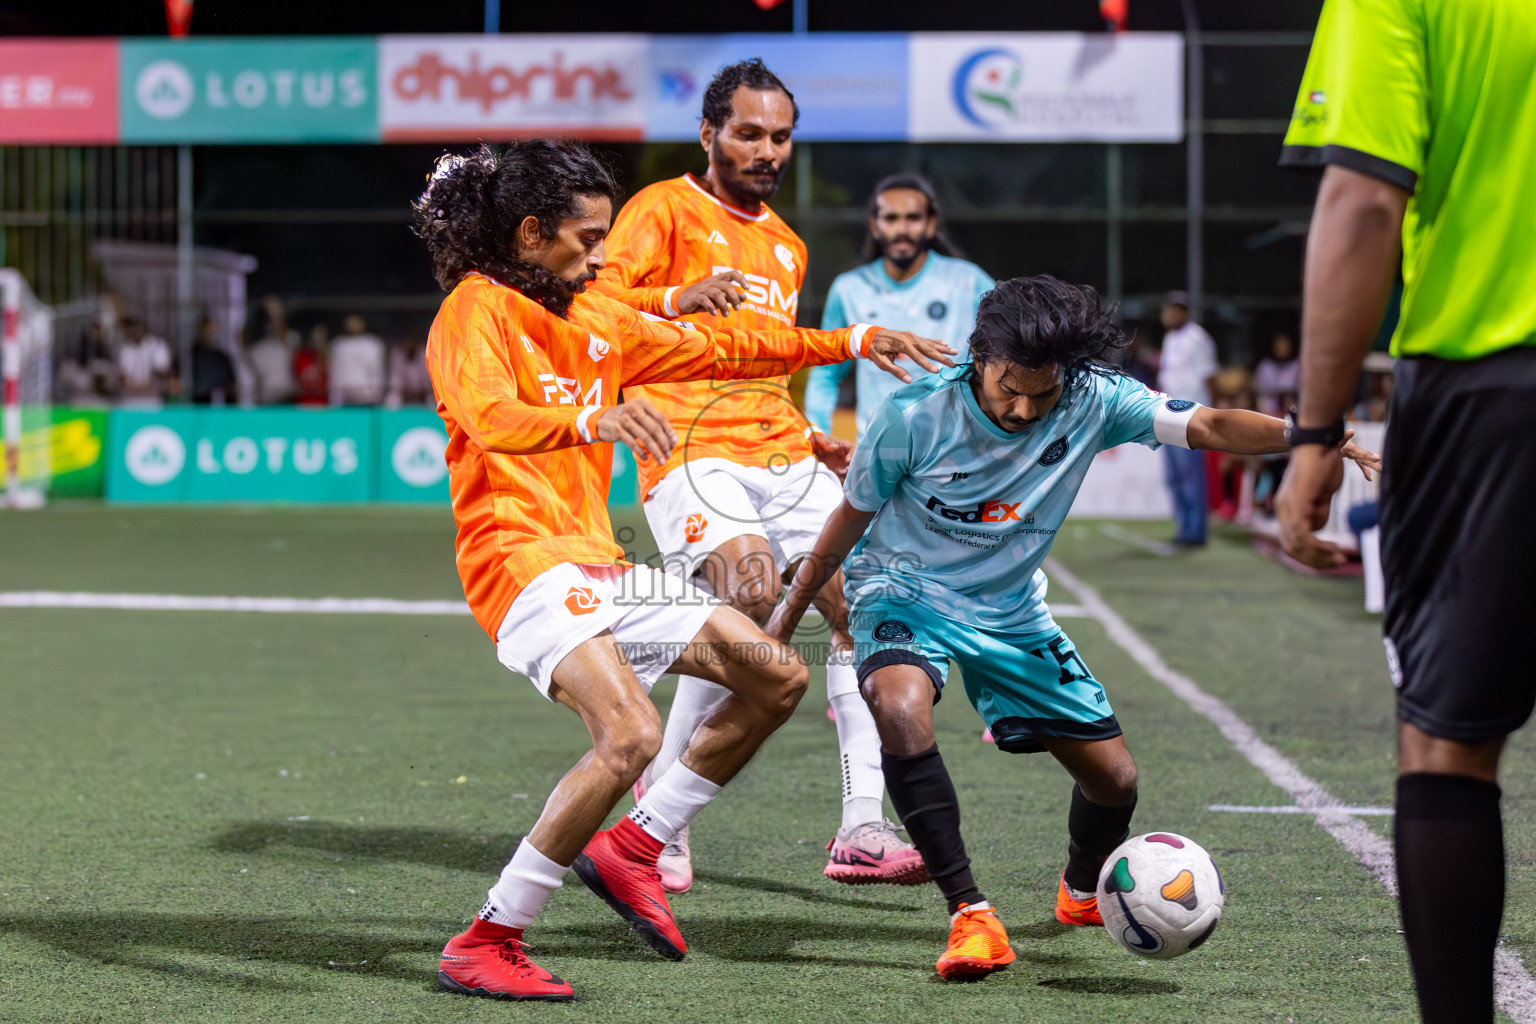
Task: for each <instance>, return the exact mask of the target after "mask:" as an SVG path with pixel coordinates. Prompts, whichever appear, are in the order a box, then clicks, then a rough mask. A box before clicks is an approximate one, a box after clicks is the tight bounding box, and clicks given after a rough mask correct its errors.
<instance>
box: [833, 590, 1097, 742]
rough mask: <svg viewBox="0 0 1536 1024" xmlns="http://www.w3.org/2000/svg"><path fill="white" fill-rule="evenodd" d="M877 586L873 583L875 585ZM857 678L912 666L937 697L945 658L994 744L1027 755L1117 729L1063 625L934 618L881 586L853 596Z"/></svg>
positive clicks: (922, 607)
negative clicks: (1022, 628) (1028, 626)
mask: <svg viewBox="0 0 1536 1024" xmlns="http://www.w3.org/2000/svg"><path fill="white" fill-rule="evenodd" d="M873 589H875V588H872V590H873ZM849 597H850V599H851V600H850V608H849V617H850V620H851V621H850V624H851V632H852V634H853V657H854V662H855V663H856V664H857V665H858V674H859V684H860V685H861V686H862V685H863V683H864V679H865V677H867V676H868V675H869V674H870V673H871V672H873V671H875V670H876V669H878V668H883V667H884V666H887V665H915V666H917V667H918V668H921V669H923V670H924V671H925V672H927V673H928V678H929V679H931V680H933V687H934V698H933V699H934V702H935V703H937V702H938V700H939V697H940V696H941V695H942V693H943V690H944V679H945V675H946V674H947V671H948V667H949V663H950V662H954V663H955V664H956V665H958V666H959V667H960V675H961V678H962V679H963V680H964V682H965V694H966V696H967V697H969V698H970V701H971V704H972V706H974V707H975V708H976V711H977V712H978V713H979V714H980V715H981V718H982V721H984V722H986V723H987V726H988V728H990V729H991V730H992V736H993V738H994V739H995V740H996V741H997V747H998V749H999V750H1006V751H1008V752H1010V753H1015V754H1031V753H1036V752H1038V751H1042V750H1044V749H1045V745H1044V744H1043V743H1042V742H1041V741H1042V740H1043V739H1048V738H1053V737H1059V738H1062V739H1076V740H1102V739H1110V738H1112V737H1115V736H1119V735H1120V734H1121V730H1120V723H1119V722H1117V721H1115V714H1114V711H1113V710H1112V709H1111V708H1110V706H1109V697H1108V696H1107V695H1106V694H1105V693H1104V687H1103V685H1102V684H1101V683H1100V682H1099V681H1098V680H1097V679H1095V678H1094V677H1093V672H1091V671H1090V670H1089V668H1088V666H1087V665H1086V664H1084V663H1083V659H1082V658H1081V657H1080V656H1079V655H1078V653H1077V648H1076V647H1075V646H1073V644H1072V641H1071V640H1070V639H1069V638H1068V637H1067V635H1066V634H1065V633H1063V632H1062V631H1061V629H1060V627H1053V628H1051V629H1049V630H1046V631H1045V632H1035V633H1004V632H998V631H996V630H990V629H984V628H982V627H980V626H972V625H970V624H968V623H965V622H959V621H956V620H954V619H947V618H943V617H941V616H939V615H938V614H937V613H935V612H934V611H933V610H931V609H929V608H927V607H925V606H923V605H921V604H916V603H913V602H911V601H902V600H899V599H897V600H892V599H891V597H890V596H889V594H888V593H886V592H884V591H879V592H874V593H872V592H871V591H865V592H864V594H862V595H860V594H850V595H849Z"/></svg>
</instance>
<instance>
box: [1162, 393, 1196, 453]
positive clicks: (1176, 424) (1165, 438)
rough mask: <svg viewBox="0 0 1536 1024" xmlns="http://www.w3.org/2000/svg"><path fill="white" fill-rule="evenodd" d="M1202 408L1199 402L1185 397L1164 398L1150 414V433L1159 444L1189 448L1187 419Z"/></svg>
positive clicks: (1192, 417) (1190, 418)
mask: <svg viewBox="0 0 1536 1024" xmlns="http://www.w3.org/2000/svg"><path fill="white" fill-rule="evenodd" d="M1201 408H1203V407H1202V406H1201V405H1200V403H1199V402H1191V401H1189V400H1188V399H1185V398H1164V399H1163V400H1162V401H1161V402H1159V403H1158V406H1157V411H1156V412H1154V413H1153V414H1152V434H1153V436H1155V437H1156V438H1157V441H1158V443H1159V444H1171V445H1173V446H1174V447H1175V448H1191V447H1193V445H1191V444H1190V443H1189V421H1190V420H1192V419H1194V418H1195V413H1197V412H1199V411H1200V409H1201Z"/></svg>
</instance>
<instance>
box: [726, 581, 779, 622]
mask: <svg viewBox="0 0 1536 1024" xmlns="http://www.w3.org/2000/svg"><path fill="white" fill-rule="evenodd" d="M726 603H727V604H729V605H730V606H731V607H732V608H735V609H736V610H737V611H739V612H741V614H743V615H745V616H746V617H747V618H749V619H751V620H752V621H753V622H755V623H757V624H758V625H759V626H762V625H764V624H766V623H767V622H768V619H769V618H771V617H772V615H773V609H774V607H775V606H776V605H777V604H778V603H779V587H778V581H777V580H772V581H771V582H770V583H768V584H762V583H753V584H745V585H738V586H737V587H735V588H734V589H733V590H732V591H731V592H730V594H729V595H728V596H727V597H726Z"/></svg>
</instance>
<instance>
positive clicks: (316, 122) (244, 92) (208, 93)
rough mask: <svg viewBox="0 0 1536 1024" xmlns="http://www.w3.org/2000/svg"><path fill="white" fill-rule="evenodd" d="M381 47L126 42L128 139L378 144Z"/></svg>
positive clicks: (344, 41) (269, 41)
mask: <svg viewBox="0 0 1536 1024" xmlns="http://www.w3.org/2000/svg"><path fill="white" fill-rule="evenodd" d="M377 45H378V44H377V41H376V40H374V39H372V38H346V37H341V38H336V39H298V38H293V39H273V38H264V39H249V40H236V39H211V40H200V39H184V40H179V41H175V42H159V41H153V42H151V41H138V40H126V41H124V42H123V43H122V73H121V78H120V81H121V93H122V141H123V142H128V143H134V142H377V141H378V138H379V125H378V105H377V97H376V95H375V79H376V77H377V75H376V70H375V69H376V54H377Z"/></svg>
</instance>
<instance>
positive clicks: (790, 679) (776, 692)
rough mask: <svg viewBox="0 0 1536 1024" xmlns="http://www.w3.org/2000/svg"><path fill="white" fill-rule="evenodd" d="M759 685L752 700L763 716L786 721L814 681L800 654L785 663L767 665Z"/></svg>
mask: <svg viewBox="0 0 1536 1024" xmlns="http://www.w3.org/2000/svg"><path fill="white" fill-rule="evenodd" d="M761 671H762V676H761V678H760V679H759V680H758V685H757V686H755V687H753V688H752V697H751V698H750V703H751V704H752V706H753V707H754V708H756V709H757V711H758V712H759V713H760V714H761V715H763V717H765V718H768V719H771V720H773V721H776V722H783V721H786V720H787V719H788V718H789V716H790V715H792V714H794V713H795V708H796V707H798V706H799V704H800V698H801V697H804V696H805V691H806V689H807V688H808V687H809V686H810V683H811V670H810V669H808V668H806V667H805V662H803V661H801V660H800V659H799V658H798V657H795V658H791V659H788V660H787V661H785V663H783V664H773V665H767V666H764V667H763V668H762V669H761Z"/></svg>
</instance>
